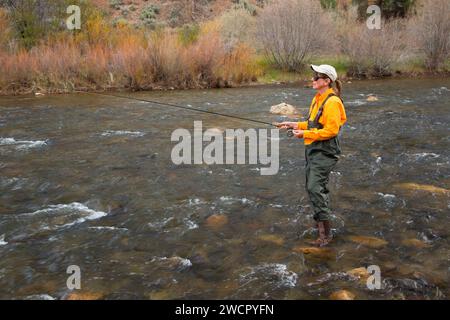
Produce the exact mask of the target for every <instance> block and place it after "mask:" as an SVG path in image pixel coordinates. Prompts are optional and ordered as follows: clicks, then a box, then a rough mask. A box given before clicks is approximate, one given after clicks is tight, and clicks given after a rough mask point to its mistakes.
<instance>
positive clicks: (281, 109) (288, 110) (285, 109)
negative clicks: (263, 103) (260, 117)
mask: <svg viewBox="0 0 450 320" xmlns="http://www.w3.org/2000/svg"><path fill="white" fill-rule="evenodd" d="M270 113H272V114H282V115H294V114H298V111H297V109H296V108H295V107H294V106H291V105H290V104H287V103H285V102H283V103H280V104H277V105H275V106H272V107H270Z"/></svg>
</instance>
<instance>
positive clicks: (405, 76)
mask: <svg viewBox="0 0 450 320" xmlns="http://www.w3.org/2000/svg"><path fill="white" fill-rule="evenodd" d="M290 75H291V76H295V73H290ZM299 78H300V79H298V80H294V81H292V80H283V79H278V80H275V79H274V80H271V81H258V80H256V81H251V82H245V83H241V84H233V83H231V84H230V83H228V84H227V85H225V86H217V87H214V86H199V87H188V88H186V87H176V86H170V85H158V84H155V85H153V86H148V87H142V88H131V89H130V88H126V87H109V88H100V87H99V86H97V87H94V86H93V87H78V88H76V89H69V90H61V89H56V90H48V89H41V90H36V89H34V88H29V89H19V90H18V91H3V90H0V97H8V96H9V97H19V96H29V95H33V96H36V97H39V96H45V95H62V94H75V93H96V92H97V93H115V92H119V93H120V92H131V93H133V92H151V91H157V92H161V91H176V90H183V91H185V90H214V89H238V88H257V87H264V88H267V87H272V86H273V87H278V86H302V87H305V88H307V87H310V80H308V79H306V78H304V77H303V78H301V76H300V77H299ZM446 78H450V71H440V72H394V74H393V75H391V76H385V77H365V78H355V77H348V76H342V77H341V78H340V80H341V81H342V82H343V83H344V84H351V83H352V82H363V81H373V80H379V81H382V80H424V79H446Z"/></svg>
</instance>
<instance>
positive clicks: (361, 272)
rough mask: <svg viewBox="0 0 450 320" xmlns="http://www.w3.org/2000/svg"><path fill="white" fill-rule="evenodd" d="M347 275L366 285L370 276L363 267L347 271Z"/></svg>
mask: <svg viewBox="0 0 450 320" xmlns="http://www.w3.org/2000/svg"><path fill="white" fill-rule="evenodd" d="M347 274H349V275H350V276H352V277H355V278H358V279H359V281H360V282H361V283H367V279H368V278H369V276H370V274H369V272H368V271H367V269H366V268H364V267H360V268H355V269H352V270H349V271H347Z"/></svg>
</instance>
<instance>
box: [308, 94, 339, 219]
mask: <svg viewBox="0 0 450 320" xmlns="http://www.w3.org/2000/svg"><path fill="white" fill-rule="evenodd" d="M332 96H336V95H335V94H333V93H332V94H330V95H328V97H326V99H325V100H324V102H323V103H322V105H321V106H320V107H319V110H318V111H317V115H316V117H315V119H314V120H312V121H311V120H309V119H310V117H311V112H312V109H313V108H311V110H310V112H309V114H308V129H313V128H317V129H322V128H323V125H322V124H320V123H319V119H320V117H321V116H322V112H323V108H324V107H325V104H326V103H327V101H328V99H330V98H331V97H332ZM340 153H341V149H340V147H339V138H338V136H336V137H334V138H331V139H329V140H322V141H314V142H313V143H311V144H309V145H306V146H305V159H306V167H305V171H306V191H307V192H308V195H309V199H310V201H311V203H312V206H313V210H314V220H316V221H317V222H319V221H328V220H329V219H330V214H331V208H330V196H329V190H328V187H327V185H328V181H329V176H330V172H331V171H332V170H333V168H334V167H335V166H336V164H337V162H338V159H339V158H338V155H339V154H340Z"/></svg>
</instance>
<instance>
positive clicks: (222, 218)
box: [206, 214, 228, 229]
mask: <svg viewBox="0 0 450 320" xmlns="http://www.w3.org/2000/svg"><path fill="white" fill-rule="evenodd" d="M227 223H228V217H227V216H226V215H224V214H213V215H212V216H209V217H208V219H206V226H207V227H209V228H212V229H218V228H221V227H223V226H224V225H226V224H227Z"/></svg>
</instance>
